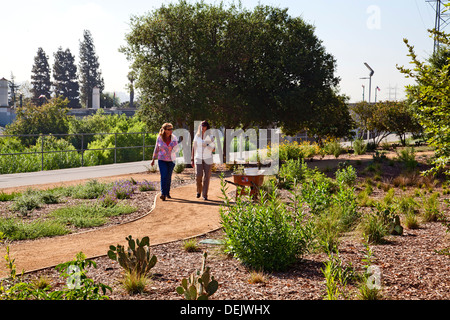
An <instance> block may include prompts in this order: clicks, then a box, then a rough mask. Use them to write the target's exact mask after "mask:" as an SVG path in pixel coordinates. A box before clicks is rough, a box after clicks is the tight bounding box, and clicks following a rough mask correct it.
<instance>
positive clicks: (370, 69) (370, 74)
mask: <svg viewBox="0 0 450 320" xmlns="http://www.w3.org/2000/svg"><path fill="white" fill-rule="evenodd" d="M364 65H365V66H366V67H367V69H369V71H370V73H369V105H370V94H371V91H372V76H373V74H374V73H375V71H373V69H372V68H371V67H370V66H369V65H368V64H367V63H366V62H364ZM369 138H370V131H369V130H368V131H367V143H369Z"/></svg>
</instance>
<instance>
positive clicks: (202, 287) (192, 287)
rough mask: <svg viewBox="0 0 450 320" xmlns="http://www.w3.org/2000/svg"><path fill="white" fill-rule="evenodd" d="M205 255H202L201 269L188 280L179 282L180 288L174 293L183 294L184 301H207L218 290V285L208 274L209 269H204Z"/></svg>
mask: <svg viewBox="0 0 450 320" xmlns="http://www.w3.org/2000/svg"><path fill="white" fill-rule="evenodd" d="M206 256H207V253H206V252H204V253H203V262H202V268H201V270H200V271H197V272H194V273H192V274H191V275H190V276H189V278H188V279H186V278H185V279H183V280H182V281H181V286H179V287H177V289H176V291H177V293H179V294H184V297H185V298H186V300H208V298H209V297H210V296H212V295H213V294H214V293H215V292H216V291H217V289H218V287H219V283H218V282H217V281H216V280H215V279H214V277H213V276H211V274H210V268H209V267H206Z"/></svg>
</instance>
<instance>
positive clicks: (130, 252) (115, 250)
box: [108, 236, 157, 276]
mask: <svg viewBox="0 0 450 320" xmlns="http://www.w3.org/2000/svg"><path fill="white" fill-rule="evenodd" d="M125 239H126V240H127V241H128V249H127V250H126V251H125V248H124V246H122V245H117V246H110V247H109V250H108V257H109V258H110V259H112V260H115V261H117V262H119V264H120V266H121V267H122V268H124V269H125V270H126V271H128V272H130V273H131V272H134V273H135V274H136V275H142V276H146V275H147V274H148V273H149V272H150V269H152V268H153V267H154V266H155V264H156V261H157V259H156V256H154V255H153V256H150V239H149V237H144V238H142V240H141V241H139V239H136V241H135V240H133V238H132V237H131V236H128V237H127V238H125Z"/></svg>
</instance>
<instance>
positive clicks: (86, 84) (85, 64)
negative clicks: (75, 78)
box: [79, 30, 105, 108]
mask: <svg viewBox="0 0 450 320" xmlns="http://www.w3.org/2000/svg"><path fill="white" fill-rule="evenodd" d="M79 58H80V64H79V72H80V74H79V76H80V99H81V104H82V105H84V106H85V107H86V108H92V90H93V89H94V87H97V88H99V89H100V93H102V91H103V89H104V87H105V85H104V80H103V77H102V72H101V70H100V63H99V61H98V56H97V54H96V51H95V45H94V39H93V37H92V34H91V32H90V31H89V30H84V32H83V41H80V55H79Z"/></svg>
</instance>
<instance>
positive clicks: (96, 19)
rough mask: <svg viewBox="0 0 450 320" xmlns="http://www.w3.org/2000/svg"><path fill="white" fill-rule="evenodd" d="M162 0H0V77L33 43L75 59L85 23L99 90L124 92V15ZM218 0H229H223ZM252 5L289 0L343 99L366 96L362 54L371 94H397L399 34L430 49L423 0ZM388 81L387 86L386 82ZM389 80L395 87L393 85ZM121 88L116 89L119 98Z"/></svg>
mask: <svg viewBox="0 0 450 320" xmlns="http://www.w3.org/2000/svg"><path fill="white" fill-rule="evenodd" d="M169 2H178V1H177V0H174V1H164V0H127V1H119V0H90V1H89V0H77V1H75V0H41V1H36V0H16V1H6V0H5V1H2V4H1V19H0V24H1V25H0V43H1V47H0V78H3V77H4V78H6V79H10V76H11V73H13V74H14V76H15V78H16V82H18V83H21V82H23V81H30V80H31V68H32V66H33V63H34V56H35V55H36V53H37V49H38V48H39V47H42V48H43V49H44V51H45V52H46V54H47V55H48V56H49V63H50V66H52V65H53V61H54V59H53V54H54V53H55V52H56V51H57V50H58V47H60V46H61V47H62V48H63V49H66V48H69V49H70V51H71V52H72V54H74V55H75V58H76V63H77V64H78V51H79V41H80V40H81V39H82V37H83V30H84V29H88V30H90V31H91V33H92V36H93V39H94V44H95V46H96V53H97V55H98V56H99V62H100V69H101V70H102V73H103V77H104V80H105V91H107V92H116V94H118V95H119V94H120V92H126V90H125V85H126V84H127V74H128V71H129V62H128V61H127V60H126V57H125V55H124V54H122V53H120V52H119V51H118V49H119V47H120V46H122V45H125V44H126V43H125V40H124V39H125V34H126V33H128V32H129V21H130V17H131V16H132V15H143V14H145V13H147V12H149V11H153V10H154V9H156V8H159V7H160V6H161V5H162V4H163V3H166V4H167V3H169ZM205 2H207V3H218V1H205ZM223 2H224V3H225V4H226V3H229V1H223ZM241 3H242V5H243V6H244V7H246V8H248V9H252V8H253V7H254V6H255V5H257V4H258V3H261V4H264V5H272V6H277V7H281V8H289V11H288V13H289V14H290V15H291V16H301V17H302V18H303V19H304V20H306V21H307V22H309V23H312V24H313V25H315V26H316V35H317V36H318V37H319V39H321V40H322V41H323V44H324V46H325V47H326V48H327V51H328V52H329V53H331V54H332V55H333V56H334V57H335V58H336V60H337V65H338V69H337V75H338V76H339V77H340V78H341V84H340V89H341V91H340V92H341V93H343V94H346V95H348V96H350V98H351V101H352V102H354V101H360V100H362V93H363V88H362V85H365V87H366V89H365V98H366V100H367V99H368V87H369V86H368V84H369V83H368V80H362V79H360V78H362V77H367V76H368V74H369V71H368V69H367V68H366V67H365V66H364V62H367V63H368V64H369V65H370V66H371V67H372V68H373V69H374V70H375V74H374V76H373V78H372V101H373V100H374V95H375V93H374V92H375V87H376V86H379V87H380V89H381V91H380V92H378V97H377V100H387V99H389V98H390V99H391V100H393V99H394V98H397V99H402V98H403V97H404V86H405V85H407V84H409V83H411V80H409V79H405V77H404V76H403V75H402V74H401V73H400V72H399V71H398V70H397V68H396V65H397V64H398V65H404V66H408V65H409V61H410V60H409V57H407V53H408V51H407V48H406V46H405V44H404V43H403V38H408V39H409V41H410V44H412V45H414V46H415V49H416V53H417V54H418V55H419V57H421V58H426V57H427V56H428V55H429V54H430V53H431V52H432V51H433V41H432V39H431V38H430V37H429V34H428V32H427V29H429V28H430V29H431V28H433V27H434V11H433V8H432V6H431V5H430V4H429V3H428V2H426V0H369V1H368V0H315V1H313V0H259V1H258V0H242V1H241ZM389 88H390V89H389ZM395 88H397V89H395ZM126 96H127V95H121V97H122V101H125V100H126Z"/></svg>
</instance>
